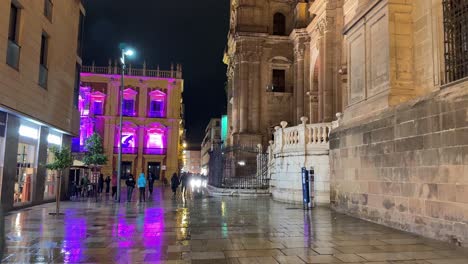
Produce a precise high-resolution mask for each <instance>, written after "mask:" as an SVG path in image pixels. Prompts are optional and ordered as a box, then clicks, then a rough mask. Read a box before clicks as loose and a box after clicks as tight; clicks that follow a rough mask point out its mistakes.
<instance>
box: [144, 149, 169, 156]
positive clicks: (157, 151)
mask: <svg viewBox="0 0 468 264" xmlns="http://www.w3.org/2000/svg"><path fill="white" fill-rule="evenodd" d="M166 153H167V149H165V148H144V149H143V154H145V155H166Z"/></svg>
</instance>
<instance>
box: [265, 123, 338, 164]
mask: <svg viewBox="0 0 468 264" xmlns="http://www.w3.org/2000/svg"><path fill="white" fill-rule="evenodd" d="M307 120H308V118H307V117H302V118H301V121H302V124H300V125H298V126H294V127H287V125H288V123H287V122H285V121H283V122H281V126H277V127H275V130H276V131H275V133H274V139H275V140H273V141H271V142H270V150H271V152H272V153H271V154H273V155H274V154H281V153H289V152H307V151H314V150H327V149H328V148H329V135H330V131H331V129H332V123H317V124H306V122H307Z"/></svg>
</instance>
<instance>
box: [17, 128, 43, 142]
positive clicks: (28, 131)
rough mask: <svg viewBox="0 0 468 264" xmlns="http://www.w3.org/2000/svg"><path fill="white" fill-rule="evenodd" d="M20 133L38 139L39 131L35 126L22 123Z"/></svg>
mask: <svg viewBox="0 0 468 264" xmlns="http://www.w3.org/2000/svg"><path fill="white" fill-rule="evenodd" d="M19 134H20V136H23V137H28V138H32V139H38V137H39V135H38V134H39V131H38V130H37V129H35V128H32V127H28V126H23V125H21V126H20V128H19Z"/></svg>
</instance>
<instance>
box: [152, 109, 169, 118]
mask: <svg viewBox="0 0 468 264" xmlns="http://www.w3.org/2000/svg"><path fill="white" fill-rule="evenodd" d="M148 117H152V118H164V117H166V113H164V112H151V111H150V112H148Z"/></svg>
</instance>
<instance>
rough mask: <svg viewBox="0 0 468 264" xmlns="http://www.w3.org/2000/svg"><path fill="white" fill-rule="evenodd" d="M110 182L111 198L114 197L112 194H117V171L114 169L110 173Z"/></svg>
mask: <svg viewBox="0 0 468 264" xmlns="http://www.w3.org/2000/svg"><path fill="white" fill-rule="evenodd" d="M111 183H112V198H114V196H116V195H117V172H115V171H114V172H113V173H112V180H111ZM114 199H117V197H115V198H114Z"/></svg>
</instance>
